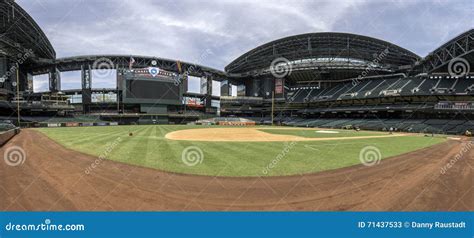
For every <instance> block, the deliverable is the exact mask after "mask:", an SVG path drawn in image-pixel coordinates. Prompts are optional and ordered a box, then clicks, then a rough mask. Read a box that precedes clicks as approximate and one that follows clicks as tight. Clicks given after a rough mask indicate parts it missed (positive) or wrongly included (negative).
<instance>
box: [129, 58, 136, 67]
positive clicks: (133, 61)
mask: <svg viewBox="0 0 474 238" xmlns="http://www.w3.org/2000/svg"><path fill="white" fill-rule="evenodd" d="M133 64H135V59H134V58H133V57H130V64H129V65H128V68H129V69H130V70H132V67H133Z"/></svg>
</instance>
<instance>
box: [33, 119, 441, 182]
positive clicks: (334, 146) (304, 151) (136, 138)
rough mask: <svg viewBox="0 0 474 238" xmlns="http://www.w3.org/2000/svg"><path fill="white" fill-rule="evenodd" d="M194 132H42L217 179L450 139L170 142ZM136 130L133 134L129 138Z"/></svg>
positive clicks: (322, 166)
mask: <svg viewBox="0 0 474 238" xmlns="http://www.w3.org/2000/svg"><path fill="white" fill-rule="evenodd" d="M193 128H203V126H174V125H147V126H116V127H64V128H41V129H38V130H39V131H40V132H42V133H44V134H46V135H47V136H48V137H50V138H52V139H53V140H55V141H57V142H59V143H60V144H62V145H64V146H65V147H67V148H70V149H73V150H76V151H80V152H84V153H87V154H90V155H93V156H97V157H100V156H102V157H106V158H107V159H110V160H114V161H120V162H124V163H129V164H134V165H139V166H145V167H150V168H156V169H160V170H165V171H172V172H178V173H187V174H200V175H212V176H280V175H294V174H304V173H313V172H318V171H324V170H331V169H337V168H342V167H347V166H351V165H355V164H360V163H361V160H360V159H359V153H360V152H361V150H362V149H363V148H364V147H366V146H375V147H376V148H377V149H378V150H379V151H380V154H381V156H382V158H388V157H391V156H395V155H399V154H403V153H407V152H410V151H413V150H417V149H420V148H424V147H428V146H431V145H434V144H437V143H441V142H443V141H445V140H446V139H445V138H443V137H423V136H404V137H392V138H372V139H354V140H340V141H339V140H333V141H304V142H303V141H300V142H193V141H174V140H168V139H166V138H165V135H166V134H167V133H168V132H172V131H176V130H183V129H193ZM261 130H263V131H265V132H268V133H276V134H290V135H297V136H302V137H321V138H324V137H338V136H368V135H369V136H370V135H380V134H386V133H381V132H364V131H362V132H353V131H341V130H339V132H340V133H338V134H321V133H316V132H315V130H316V129H315V130H308V131H305V130H291V129H284V130H281V129H278V128H276V129H271V130H266V129H264V128H262V129H261ZM130 132H132V133H133V136H129V133H130ZM191 146H192V147H191ZM186 148H188V150H186ZM185 150H186V151H187V152H188V153H189V154H185V155H189V156H191V157H192V156H193V155H198V156H200V154H199V150H200V151H202V157H200V158H201V160H200V161H201V163H197V164H196V165H192V166H190V165H189V161H188V164H186V163H184V162H183V151H185ZM193 150H194V153H192V152H193ZM196 150H197V151H198V152H196ZM190 151H191V152H190ZM185 158H188V157H186V156H185Z"/></svg>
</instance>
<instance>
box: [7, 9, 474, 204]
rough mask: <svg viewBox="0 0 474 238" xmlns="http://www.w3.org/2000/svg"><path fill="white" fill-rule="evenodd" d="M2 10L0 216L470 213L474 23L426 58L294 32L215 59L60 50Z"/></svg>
mask: <svg viewBox="0 0 474 238" xmlns="http://www.w3.org/2000/svg"><path fill="white" fill-rule="evenodd" d="M0 12H1V17H0V21H1V24H0V121H1V122H0V131H1V132H0V133H1V134H0V144H1V145H2V146H1V147H0V154H1V155H2V156H3V160H2V161H0V181H1V182H0V209H1V210H2V211H71V210H72V211H76V210H79V211H96V210H98V211H104V210H106V211H164V210H171V211H183V210H191V211H227V210H232V211H233V210H236V211H248V210H250V211H262V210H263V211H297V210H298V211H341V210H350V211H466V210H470V211H472V210H474V203H473V199H472V198H473V197H474V191H473V190H472V188H473V176H474V174H473V170H472V168H473V167H472V166H473V162H474V149H472V147H473V138H472V132H473V131H474V73H473V68H474V29H466V31H465V32H464V33H462V34H460V35H454V36H452V37H451V40H449V41H447V42H446V43H444V44H443V45H441V46H439V47H438V48H435V49H433V51H432V52H431V53H430V54H428V55H426V56H419V55H417V54H415V53H413V52H412V51H410V50H409V49H405V48H402V47H401V46H398V45H395V44H393V43H390V42H387V41H385V40H382V39H376V38H373V37H369V36H364V35H358V34H352V33H343V32H314V33H305V34H299V35H292V36H287V37H284V38H281V39H275V40H273V41H271V42H268V43H265V44H263V45H260V46H255V48H253V49H251V50H249V51H248V52H242V53H243V54H242V55H241V56H240V57H237V58H236V59H234V60H233V61H231V62H228V63H227V62H226V64H227V66H226V67H225V68H223V69H215V68H212V67H207V66H204V65H201V64H196V63H193V62H185V61H181V60H179V59H167V58H160V57H158V56H141V55H115V54H113V52H111V54H108V55H82V56H75V57H67V58H58V57H56V51H55V49H54V47H53V45H52V44H51V43H50V41H49V39H48V37H47V36H46V34H45V33H44V32H43V30H42V29H41V28H40V27H39V25H38V24H37V23H36V22H35V20H34V19H33V18H32V17H31V16H30V15H29V14H28V13H27V12H26V11H25V10H24V9H23V8H22V7H21V6H19V5H18V4H17V3H15V2H14V1H10V0H1V1H0ZM420 40H423V39H420ZM65 74H68V75H74V77H75V78H76V79H77V81H78V82H80V85H81V87H80V88H78V89H64V90H62V89H61V78H62V77H64V75H65ZM40 78H42V79H46V80H47V82H48V90H47V91H44V92H36V91H35V90H33V89H34V83H35V82H36V80H37V79H40ZM104 78H106V79H108V80H109V79H110V80H113V81H114V83H115V84H116V87H115V88H97V87H93V85H94V80H99V79H101V80H103V79H104ZM190 80H197V81H199V85H200V92H199V93H196V92H191V91H189V90H188V87H189V84H188V83H189V81H190ZM216 82H217V83H218V84H219V85H220V86H219V87H218V89H217V90H220V96H216V94H215V92H213V90H216V88H215V87H213V83H216Z"/></svg>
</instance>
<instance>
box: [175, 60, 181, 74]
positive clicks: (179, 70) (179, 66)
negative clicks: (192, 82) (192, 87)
mask: <svg viewBox="0 0 474 238" xmlns="http://www.w3.org/2000/svg"><path fill="white" fill-rule="evenodd" d="M176 66H178V73H181V62H179V61H176Z"/></svg>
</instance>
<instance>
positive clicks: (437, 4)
mask: <svg viewBox="0 0 474 238" xmlns="http://www.w3.org/2000/svg"><path fill="white" fill-rule="evenodd" d="M17 2H18V4H20V5H21V6H22V7H23V8H24V9H25V10H26V11H27V12H28V13H29V14H30V15H31V16H32V17H33V18H34V19H35V20H36V22H37V23H38V24H39V25H40V26H41V27H42V29H43V30H44V32H45V33H46V35H47V36H48V38H49V39H50V41H51V43H52V44H53V46H54V48H55V49H56V52H57V56H58V57H67V56H77V55H91V54H127V55H128V54H134V55H147V56H157V57H163V58H170V59H177V60H182V61H188V62H192V63H198V64H202V65H206V66H209V67H213V68H217V69H221V70H223V68H224V67H225V66H226V65H227V64H228V63H229V62H230V61H232V60H233V59H235V58H236V57H238V56H239V55H241V54H243V53H245V52H246V51H248V50H251V49H253V48H255V47H257V46H259V45H261V44H263V43H266V42H269V41H272V40H275V39H278V38H281V37H285V36H290V35H295V34H302V33H308V32H327V31H335V32H349V33H355V34H362V35H368V36H371V37H376V38H380V39H383V40H386V41H389V42H392V43H395V44H397V45H400V46H402V47H404V48H406V49H409V50H411V51H413V52H415V53H416V54H418V55H420V56H426V55H427V54H428V53H429V52H431V51H433V50H434V49H435V48H436V47H438V46H440V45H441V44H443V43H445V42H446V41H448V40H450V39H451V38H453V37H455V36H457V35H459V34H460V33H462V32H464V31H466V30H468V29H470V28H473V27H474V18H473V17H472V13H473V12H474V1H472V0H459V1H457V0H454V1H449V0H421V1H416V0H406V1H402V0H373V1H372V0H332V1H331V0H327V1H319V0H311V1H303V0H286V1H275V0H273V1H271V0H268V1H266V0H258V1H257V0H233V1H229V0H221V1H209V0H204V1H203V0H183V1H182V0H139V1H137V0H67V1H66V0H17ZM76 81H77V80H76ZM63 84H64V85H63V86H65V88H68V87H69V88H76V87H78V86H79V85H80V82H72V79H67V77H65V78H64V77H63ZM113 85H115V83H113ZM93 86H94V85H93ZM96 86H97V87H102V86H104V87H107V86H110V85H108V83H107V82H99V83H97V84H96ZM63 88H64V87H63Z"/></svg>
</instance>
